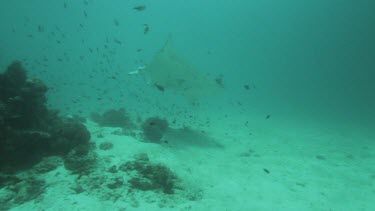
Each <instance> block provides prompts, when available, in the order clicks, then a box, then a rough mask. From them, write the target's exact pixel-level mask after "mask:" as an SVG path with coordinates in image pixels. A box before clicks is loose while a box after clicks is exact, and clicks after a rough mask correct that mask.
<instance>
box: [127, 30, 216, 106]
mask: <svg viewBox="0 0 375 211" xmlns="http://www.w3.org/2000/svg"><path fill="white" fill-rule="evenodd" d="M128 74H129V75H134V74H142V75H144V76H145V77H147V78H148V79H149V80H150V81H151V83H152V84H153V85H155V86H157V87H158V88H159V89H162V90H163V91H164V89H165V90H168V91H173V92H174V93H176V94H179V95H182V96H184V97H185V98H187V99H188V100H189V101H190V102H195V101H197V100H199V99H200V98H203V97H206V96H208V95H212V94H214V93H215V92H217V91H218V90H219V89H220V88H221V86H220V84H218V83H217V82H216V81H215V80H214V79H212V78H209V77H208V76H207V74H204V73H203V72H201V71H199V70H198V69H197V68H195V67H194V66H193V65H191V64H190V63H189V62H187V61H186V60H184V59H183V58H181V57H180V56H179V55H177V53H176V52H175V51H174V50H173V48H172V41H171V38H170V37H169V38H168V40H167V42H166V44H165V45H164V47H163V48H162V49H161V50H160V51H159V52H157V53H156V54H155V56H154V57H153V59H152V60H151V62H150V63H149V64H148V65H146V66H141V67H138V69H137V70H135V71H132V72H129V73H128Z"/></svg>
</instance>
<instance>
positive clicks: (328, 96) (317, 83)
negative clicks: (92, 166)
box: [0, 0, 375, 124]
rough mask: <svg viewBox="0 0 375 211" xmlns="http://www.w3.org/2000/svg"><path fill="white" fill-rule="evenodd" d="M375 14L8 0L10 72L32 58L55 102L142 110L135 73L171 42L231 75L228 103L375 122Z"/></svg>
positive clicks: (342, 9) (359, 5)
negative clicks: (142, 7) (129, 74)
mask: <svg viewBox="0 0 375 211" xmlns="http://www.w3.org/2000/svg"><path fill="white" fill-rule="evenodd" d="M143 4H144V5H146V9H145V10H144V11H137V10H134V9H133V7H134V6H137V5H143ZM373 9H374V2H373V1H366V0H362V1H358V2H355V3H354V2H352V1H328V2H327V1H291V0H289V1H271V0H268V1H240V0H237V1H233V2H228V1H224V0H219V1H204V2H202V1H166V0H163V1H115V0H113V1H95V0H86V1H71V0H70V1H69V0H66V1H48V2H47V1H42V0H34V1H18V0H15V1H3V2H1V7H0V10H1V11H0V16H1V18H0V25H1V28H0V30H1V40H0V51H1V57H0V64H1V67H2V69H4V68H5V67H6V66H7V65H8V64H9V62H10V61H12V60H21V61H23V62H24V64H25V65H26V67H27V69H28V71H29V72H30V73H29V74H30V75H32V76H35V77H40V78H42V79H43V80H45V81H46V83H47V84H48V85H49V86H50V87H51V90H50V92H49V94H50V100H49V102H50V103H51V104H52V105H53V106H54V107H57V108H59V109H62V110H64V111H67V112H69V111H68V110H67V109H72V111H71V112H72V113H74V112H77V110H79V111H80V112H84V113H87V112H90V110H95V109H96V107H95V106H96V105H98V103H99V104H102V105H106V106H108V107H111V106H112V105H111V104H117V102H119V103H125V104H127V106H128V107H138V106H137V105H135V104H136V103H137V102H138V101H135V100H134V98H133V97H132V96H133V95H137V96H139V99H138V100H139V101H141V102H142V101H143V102H144V101H147V100H148V99H150V98H152V97H153V95H155V93H154V92H152V91H151V93H150V90H149V89H147V88H141V89H142V90H143V91H142V92H145V93H142V92H139V87H142V86H144V84H141V81H137V79H134V78H132V79H128V78H127V77H126V73H127V72H130V71H132V70H134V69H136V68H137V67H138V66H139V65H141V64H147V62H149V61H150V60H151V58H152V56H153V55H154V54H155V52H157V51H158V50H159V49H160V48H161V47H162V46H163V44H164V42H165V40H166V39H167V37H168V35H169V34H171V35H172V36H173V40H174V44H175V46H176V48H177V50H178V52H180V53H181V54H182V55H183V56H184V57H185V58H187V60H189V61H191V62H192V63H193V64H195V65H197V66H199V67H200V69H202V70H204V71H206V72H208V73H211V74H213V75H220V74H221V75H223V79H224V82H225V84H226V89H225V96H224V97H223V98H222V99H219V103H220V101H221V103H222V105H228V103H227V102H229V101H232V102H236V101H241V102H242V103H244V104H245V106H249V107H257V108H258V107H259V108H262V109H264V110H267V109H268V110H271V111H270V112H272V111H274V112H277V110H279V111H280V112H281V111H282V112H286V113H288V115H298V113H299V112H305V113H306V112H307V114H312V115H321V116H322V118H324V117H327V118H330V117H332V118H333V117H334V118H344V119H345V121H350V120H351V119H353V121H354V119H355V121H363V123H366V124H371V122H372V121H373V120H374V115H375V114H374V105H375V96H374V93H373V90H375V89H374V86H375V85H374V83H373V80H374V74H375V73H374V67H375V60H374V54H375V42H374V37H375V28H374V25H375V16H374V15H373V14H372V13H373V12H372V11H373ZM144 24H147V25H148V26H149V32H147V33H146V34H144ZM120 42H121V43H120ZM113 76H115V77H116V79H117V80H114V79H112V77H113ZM244 84H249V85H250V86H255V89H253V90H251V91H252V92H253V93H251V94H249V93H247V92H244V89H243V85H244ZM157 94H160V93H156V95H157ZM155 97H157V96H155ZM97 98H101V101H98V100H97ZM143 98H146V99H143ZM72 101H73V102H75V103H72ZM151 101H152V100H151ZM114 106H115V105H114ZM224 107H225V106H224ZM129 109H130V108H129Z"/></svg>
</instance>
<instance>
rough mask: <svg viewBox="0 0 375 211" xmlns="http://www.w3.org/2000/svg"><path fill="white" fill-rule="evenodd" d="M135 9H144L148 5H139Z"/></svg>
mask: <svg viewBox="0 0 375 211" xmlns="http://www.w3.org/2000/svg"><path fill="white" fill-rule="evenodd" d="M133 9H135V10H138V11H143V10H145V9H146V6H145V5H139V6H135V7H133Z"/></svg>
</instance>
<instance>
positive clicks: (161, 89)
mask: <svg viewBox="0 0 375 211" xmlns="http://www.w3.org/2000/svg"><path fill="white" fill-rule="evenodd" d="M154 85H155V87H156V88H158V90H159V91H161V92H164V87H163V86H161V85H159V84H154Z"/></svg>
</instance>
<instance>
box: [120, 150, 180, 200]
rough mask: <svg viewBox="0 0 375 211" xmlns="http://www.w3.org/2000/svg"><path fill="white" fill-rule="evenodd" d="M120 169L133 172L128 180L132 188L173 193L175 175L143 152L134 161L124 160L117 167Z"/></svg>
mask: <svg viewBox="0 0 375 211" xmlns="http://www.w3.org/2000/svg"><path fill="white" fill-rule="evenodd" d="M119 169H120V170H121V171H125V172H128V173H131V172H135V174H133V177H132V178H131V179H130V180H129V183H130V185H131V187H132V188H135V189H139V190H144V191H146V190H159V189H160V190H162V191H163V193H166V194H173V193H174V188H175V182H176V180H177V177H176V176H175V175H174V174H173V172H172V171H171V170H170V169H169V168H167V167H166V166H163V165H161V164H154V163H151V162H150V160H149V158H148V156H147V154H145V153H143V154H140V155H138V156H137V157H136V159H135V160H134V161H129V162H126V163H125V164H123V165H121V166H120V167H119Z"/></svg>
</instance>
